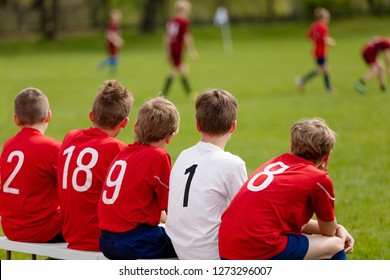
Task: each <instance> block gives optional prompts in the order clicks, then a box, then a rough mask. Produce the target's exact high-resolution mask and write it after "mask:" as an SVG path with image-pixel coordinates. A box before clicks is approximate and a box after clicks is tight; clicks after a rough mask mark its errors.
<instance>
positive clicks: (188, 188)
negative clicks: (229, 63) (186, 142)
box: [165, 89, 247, 260]
mask: <svg viewBox="0 0 390 280" xmlns="http://www.w3.org/2000/svg"><path fill="white" fill-rule="evenodd" d="M195 108H196V127H197V130H198V131H199V132H200V133H201V141H199V142H198V143H197V144H196V145H194V146H193V147H191V148H189V149H186V150H185V151H183V152H182V153H181V154H180V155H179V157H178V158H177V160H176V162H175V164H174V165H173V168H172V172H171V177H170V181H169V200H168V217H167V224H166V226H165V228H166V231H167V233H168V235H169V237H170V238H171V240H172V243H173V246H174V248H175V251H176V254H177V256H178V257H179V259H187V260H188V259H189V260H199V259H205V260H217V259H219V252H218V228H219V224H220V222H221V215H222V213H223V212H224V211H225V210H226V208H227V206H228V205H229V203H230V201H231V200H232V199H233V197H234V196H235V194H236V193H237V192H238V190H239V189H240V188H241V186H242V185H243V184H244V182H245V181H246V179H247V172H246V167H245V162H244V161H243V160H242V159H241V158H240V157H238V156H236V155H232V154H231V153H229V152H225V151H224V149H225V146H226V144H227V142H228V141H229V140H230V137H231V135H232V134H233V133H234V131H235V130H236V126H237V112H238V106H237V101H236V99H235V97H234V96H233V95H232V94H230V93H229V92H227V91H225V90H222V89H211V90H207V91H205V92H203V93H202V94H200V95H199V96H198V98H197V100H196V103H195Z"/></svg>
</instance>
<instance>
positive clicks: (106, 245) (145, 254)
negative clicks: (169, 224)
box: [100, 225, 176, 260]
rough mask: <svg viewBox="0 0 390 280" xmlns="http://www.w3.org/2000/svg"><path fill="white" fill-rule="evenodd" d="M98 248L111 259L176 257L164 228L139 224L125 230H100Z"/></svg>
mask: <svg viewBox="0 0 390 280" xmlns="http://www.w3.org/2000/svg"><path fill="white" fill-rule="evenodd" d="M100 250H101V251H102V252H103V254H104V256H105V257H106V258H108V259H111V260H135V259H160V258H161V259H162V258H173V257H176V253H175V250H174V249H173V245H172V242H171V239H170V238H169V236H168V235H167V234H166V233H165V229H164V228H163V227H160V226H154V227H153V226H149V225H140V226H138V227H136V228H135V229H133V230H130V231H127V232H121V233H116V232H110V231H105V230H103V231H102V234H101V236H100Z"/></svg>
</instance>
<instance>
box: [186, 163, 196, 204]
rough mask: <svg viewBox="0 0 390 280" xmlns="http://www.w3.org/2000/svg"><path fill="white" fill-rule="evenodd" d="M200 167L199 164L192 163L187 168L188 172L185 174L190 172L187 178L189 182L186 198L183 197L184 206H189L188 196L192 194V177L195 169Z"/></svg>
mask: <svg viewBox="0 0 390 280" xmlns="http://www.w3.org/2000/svg"><path fill="white" fill-rule="evenodd" d="M197 167H198V165H197V164H194V165H192V166H191V167H188V168H187V169H186V172H184V175H186V174H188V173H190V174H189V175H188V179H187V183H186V188H185V190H184V199H183V207H187V206H188V196H189V194H190V187H191V182H192V178H193V177H194V174H195V170H196V168H197Z"/></svg>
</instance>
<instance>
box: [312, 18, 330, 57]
mask: <svg viewBox="0 0 390 280" xmlns="http://www.w3.org/2000/svg"><path fill="white" fill-rule="evenodd" d="M328 33H329V30H328V26H327V25H326V24H325V23H323V22H321V21H316V22H314V23H313V24H312V25H311V26H310V28H309V31H308V37H309V39H310V40H311V41H312V42H313V43H314V49H313V54H314V56H315V57H316V58H325V57H326V52H327V48H326V40H325V39H326V37H328Z"/></svg>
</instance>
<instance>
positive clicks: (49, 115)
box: [45, 110, 52, 123]
mask: <svg viewBox="0 0 390 280" xmlns="http://www.w3.org/2000/svg"><path fill="white" fill-rule="evenodd" d="M51 116H52V114H51V110H49V111H48V112H47V116H46V119H45V123H48V122H50V120H51Z"/></svg>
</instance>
